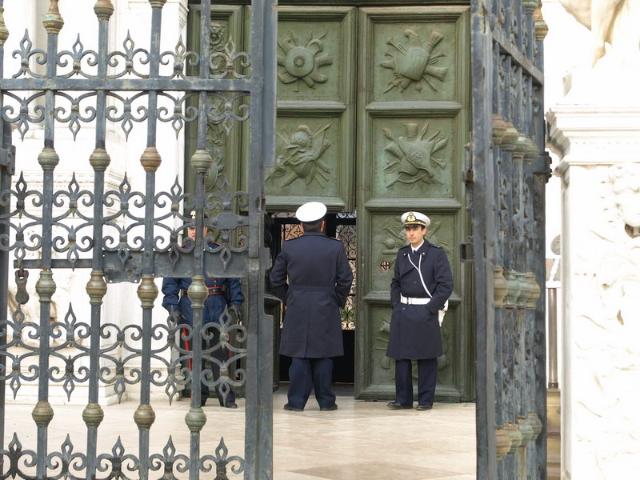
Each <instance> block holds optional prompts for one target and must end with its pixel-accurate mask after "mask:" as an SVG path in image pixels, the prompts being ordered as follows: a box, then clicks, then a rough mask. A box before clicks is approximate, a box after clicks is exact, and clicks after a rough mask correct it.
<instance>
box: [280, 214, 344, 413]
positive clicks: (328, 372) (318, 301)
mask: <svg viewBox="0 0 640 480" xmlns="http://www.w3.org/2000/svg"><path fill="white" fill-rule="evenodd" d="M326 212H327V207H326V206H325V205H323V204H322V203H320V202H309V203H305V204H304V205H302V206H301V207H300V208H298V210H297V212H296V217H297V218H298V220H300V222H302V227H303V229H304V235H303V236H301V237H299V238H296V239H294V240H287V241H286V242H284V244H283V246H282V251H281V252H280V254H279V255H278V257H277V258H276V261H275V263H274V265H273V269H272V270H271V275H270V280H271V287H272V291H273V293H274V294H275V295H277V296H278V297H279V298H280V299H281V300H282V301H283V302H284V303H285V305H286V311H285V317H284V327H283V330H282V338H281V342H280V354H281V355H286V356H288V357H291V367H290V368H289V379H290V381H291V383H290V385H289V392H288V403H287V404H286V405H285V406H284V408H285V410H291V411H302V410H303V409H304V407H305V405H306V403H307V400H308V398H309V395H310V394H311V389H312V388H313V389H314V391H315V396H316V400H317V401H318V404H319V405H320V410H336V409H337V408H338V406H337V405H336V396H335V394H334V393H333V390H332V387H331V381H332V376H333V357H339V356H342V355H343V354H344V352H343V348H342V330H341V326H340V325H341V319H340V308H342V307H344V305H345V303H346V301H347V296H348V295H349V290H350V289H351V282H352V281H353V274H352V272H351V268H350V266H349V261H348V260H347V254H346V252H345V250H344V246H343V245H342V242H340V241H339V240H337V239H334V238H329V237H327V236H326V235H325V234H324V233H323V231H324V216H325V214H326Z"/></svg>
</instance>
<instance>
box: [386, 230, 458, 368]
mask: <svg viewBox="0 0 640 480" xmlns="http://www.w3.org/2000/svg"><path fill="white" fill-rule="evenodd" d="M409 255H411V260H412V261H413V263H414V264H415V265H416V266H417V265H418V262H419V256H421V257H422V263H421V268H420V269H421V271H422V277H423V278H424V281H425V283H426V284H427V288H428V289H429V291H430V292H431V295H432V298H431V300H430V301H429V303H428V304H427V305H407V304H404V303H401V302H400V294H402V295H404V296H405V297H422V298H424V297H428V295H427V293H426V292H425V290H424V287H423V286H422V283H421V282H420V275H419V274H418V271H417V270H416V269H415V268H414V267H413V265H411V263H410V262H409V257H408V256H409ZM452 291H453V276H452V274H451V267H450V266H449V261H448V260H447V254H446V253H444V250H442V249H441V248H440V247H438V246H436V245H433V244H431V243H429V242H427V241H426V240H425V242H424V243H423V244H422V246H421V247H420V249H419V250H418V252H416V253H412V252H411V246H409V245H407V246H406V247H402V248H401V249H400V250H399V251H398V255H397V257H396V263H395V267H394V272H393V279H392V280H391V306H392V308H393V313H392V314H391V330H390V332H389V346H388V348H387V355H388V356H389V357H391V358H394V359H396V360H407V359H409V360H419V359H426V358H437V357H439V356H440V355H442V338H441V337H440V325H439V324H438V310H440V309H442V308H443V306H444V302H446V301H447V299H448V298H449V296H450V295H451V292H452Z"/></svg>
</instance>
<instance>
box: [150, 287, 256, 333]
mask: <svg viewBox="0 0 640 480" xmlns="http://www.w3.org/2000/svg"><path fill="white" fill-rule="evenodd" d="M204 283H205V284H206V285H207V287H208V288H209V287H216V288H223V289H224V292H225V295H209V296H208V297H207V298H206V299H205V301H204V311H203V316H202V318H203V323H209V322H219V321H220V315H222V312H224V308H225V307H226V306H227V305H231V304H234V303H235V304H238V305H240V304H241V303H242V302H243V301H244V295H242V286H241V284H240V280H238V279H235V278H207V279H206V280H205V282H204ZM189 285H191V279H190V278H164V279H162V293H163V294H164V298H163V299H162V306H163V307H164V308H166V309H167V310H169V311H171V310H172V309H174V308H177V309H178V310H179V312H180V315H181V316H182V322H183V323H186V324H189V325H192V323H193V311H192V309H191V300H190V299H189V297H188V296H187V295H184V294H181V293H180V291H181V290H186V289H188V288H189Z"/></svg>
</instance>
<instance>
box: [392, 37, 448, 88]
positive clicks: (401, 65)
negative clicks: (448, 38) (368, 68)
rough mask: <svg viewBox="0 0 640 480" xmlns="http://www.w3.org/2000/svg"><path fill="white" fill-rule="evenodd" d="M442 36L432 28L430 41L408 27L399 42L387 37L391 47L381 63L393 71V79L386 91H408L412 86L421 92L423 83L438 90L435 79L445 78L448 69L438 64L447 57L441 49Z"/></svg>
mask: <svg viewBox="0 0 640 480" xmlns="http://www.w3.org/2000/svg"><path fill="white" fill-rule="evenodd" d="M443 39H444V35H442V34H441V33H439V32H436V31H433V32H431V36H430V37H429V39H428V40H423V39H422V38H420V36H419V35H418V34H417V33H416V32H414V31H413V30H411V29H406V30H405V31H404V39H403V40H401V41H399V42H398V41H396V40H394V39H393V38H390V39H389V40H387V45H388V47H389V48H388V49H387V51H386V52H385V54H384V56H385V60H384V61H383V62H382V63H381V64H380V66H382V67H383V68H388V69H390V70H392V71H393V78H392V79H391V80H390V81H389V83H388V84H387V87H386V89H385V90H384V93H387V92H389V91H391V90H393V89H394V88H400V90H401V91H405V90H406V89H407V88H408V87H409V86H410V85H413V86H414V88H415V89H416V90H417V91H419V92H420V91H422V87H423V83H424V84H427V85H428V86H429V87H430V88H431V89H432V90H433V91H434V92H437V91H438V88H437V82H436V81H438V82H442V81H444V78H445V76H446V74H447V70H448V68H447V67H442V66H439V65H438V64H439V63H440V62H441V60H442V58H444V57H445V54H444V53H439V52H438V47H439V45H440V43H441V42H442V40H443Z"/></svg>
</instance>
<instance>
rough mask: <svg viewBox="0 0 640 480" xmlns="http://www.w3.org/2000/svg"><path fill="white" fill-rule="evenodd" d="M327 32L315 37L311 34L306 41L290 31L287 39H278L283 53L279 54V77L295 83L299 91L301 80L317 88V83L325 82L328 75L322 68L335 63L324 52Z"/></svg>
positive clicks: (288, 82) (308, 85)
mask: <svg viewBox="0 0 640 480" xmlns="http://www.w3.org/2000/svg"><path fill="white" fill-rule="evenodd" d="M326 36H327V34H326V33H323V34H322V35H320V36H318V37H314V35H313V33H310V34H309V38H308V39H307V41H306V43H304V42H303V41H301V40H300V39H299V37H296V36H295V35H294V34H293V33H291V32H289V34H288V35H287V37H286V39H284V40H279V41H278V47H280V50H281V53H279V54H278V65H279V67H280V69H279V72H278V78H279V79H280V81H281V82H282V83H284V84H287V85H288V84H295V90H296V92H297V91H299V84H300V82H302V83H304V84H305V85H306V86H307V87H309V88H315V86H316V84H317V83H325V82H326V81H327V80H328V77H327V76H326V75H325V74H323V73H320V68H322V67H326V66H328V65H331V64H333V58H332V57H330V56H329V55H328V54H326V53H323V50H324V45H323V40H324V38H325V37H326Z"/></svg>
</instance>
